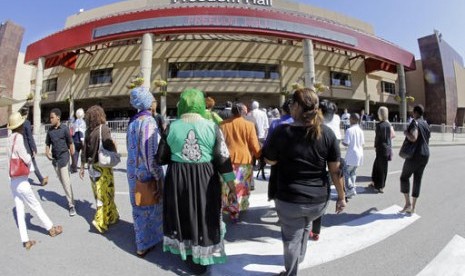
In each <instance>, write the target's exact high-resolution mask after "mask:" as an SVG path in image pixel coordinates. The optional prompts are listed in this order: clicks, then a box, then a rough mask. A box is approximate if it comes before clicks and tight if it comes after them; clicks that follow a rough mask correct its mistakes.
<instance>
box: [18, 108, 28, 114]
mask: <svg viewBox="0 0 465 276" xmlns="http://www.w3.org/2000/svg"><path fill="white" fill-rule="evenodd" d="M19 113H21V116H26V115H28V114H29V107H27V106H23V107H21V109H20V110H19Z"/></svg>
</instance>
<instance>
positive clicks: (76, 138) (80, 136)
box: [71, 108, 87, 173]
mask: <svg viewBox="0 0 465 276" xmlns="http://www.w3.org/2000/svg"><path fill="white" fill-rule="evenodd" d="M84 115H85V114H84V109H82V108H79V109H78V110H76V120H74V122H73V123H72V124H71V128H72V130H73V131H72V133H73V143H74V154H73V156H72V160H71V173H75V172H77V168H78V161H79V154H80V152H81V149H82V147H83V144H84V137H85V133H86V128H87V127H86V122H85V120H84Z"/></svg>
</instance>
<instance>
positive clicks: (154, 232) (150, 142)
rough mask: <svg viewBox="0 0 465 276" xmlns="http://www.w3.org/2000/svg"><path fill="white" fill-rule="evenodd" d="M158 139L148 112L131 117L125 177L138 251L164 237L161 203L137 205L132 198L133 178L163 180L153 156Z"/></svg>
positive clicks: (134, 181) (153, 122)
mask: <svg viewBox="0 0 465 276" xmlns="http://www.w3.org/2000/svg"><path fill="white" fill-rule="evenodd" d="M159 140H160V138H159V132H158V129H157V124H156V122H155V119H154V118H153V117H152V115H151V114H150V112H148V111H142V112H140V113H138V114H137V115H135V116H134V117H133V118H132V119H131V122H130V123H129V126H128V132H127V149H128V159H127V177H128V183H129V199H130V201H131V205H132V216H133V220H134V231H135V235H136V247H137V250H138V251H143V250H146V249H149V248H151V247H153V246H154V245H155V244H157V243H158V242H160V241H161V240H162V239H163V220H162V213H163V203H162V202H160V203H158V204H155V205H153V206H137V205H135V201H134V188H135V185H136V179H139V180H141V181H148V180H150V179H152V178H155V179H157V180H158V179H163V171H162V168H161V166H159V165H158V164H157V163H156V162H155V158H154V157H155V154H156V152H157V149H158V142H159ZM137 159H139V161H137ZM137 164H138V165H137Z"/></svg>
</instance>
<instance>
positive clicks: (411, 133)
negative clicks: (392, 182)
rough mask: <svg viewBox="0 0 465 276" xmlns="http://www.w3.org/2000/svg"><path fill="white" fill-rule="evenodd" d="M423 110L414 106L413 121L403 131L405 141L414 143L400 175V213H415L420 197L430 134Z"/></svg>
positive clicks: (428, 153) (419, 106)
mask: <svg viewBox="0 0 465 276" xmlns="http://www.w3.org/2000/svg"><path fill="white" fill-rule="evenodd" d="M423 113H424V108H423V106H422V105H416V106H415V107H414V108H413V119H412V121H411V122H410V124H409V126H408V128H407V129H406V130H405V131H404V134H405V139H408V140H409V141H410V142H412V143H415V151H414V153H413V156H412V158H407V159H405V161H404V165H403V167H402V173H401V175H400V191H401V193H403V194H404V198H405V205H404V208H403V209H402V210H401V212H406V213H415V208H416V204H417V199H418V197H419V196H420V188H421V179H422V176H423V172H424V170H425V168H426V165H427V164H428V160H429V155H430V152H429V139H430V137H431V132H430V129H429V126H428V123H427V122H426V121H425V119H423ZM412 175H413V187H412V199H411V200H410V180H409V179H410V177H411V176H412Z"/></svg>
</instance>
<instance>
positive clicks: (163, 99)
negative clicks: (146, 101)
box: [160, 95, 166, 118]
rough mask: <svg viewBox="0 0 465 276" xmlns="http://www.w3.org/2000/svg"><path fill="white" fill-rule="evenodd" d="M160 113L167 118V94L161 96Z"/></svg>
mask: <svg viewBox="0 0 465 276" xmlns="http://www.w3.org/2000/svg"><path fill="white" fill-rule="evenodd" d="M160 114H161V115H162V116H163V117H165V118H166V96H163V95H162V96H161V97H160Z"/></svg>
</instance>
